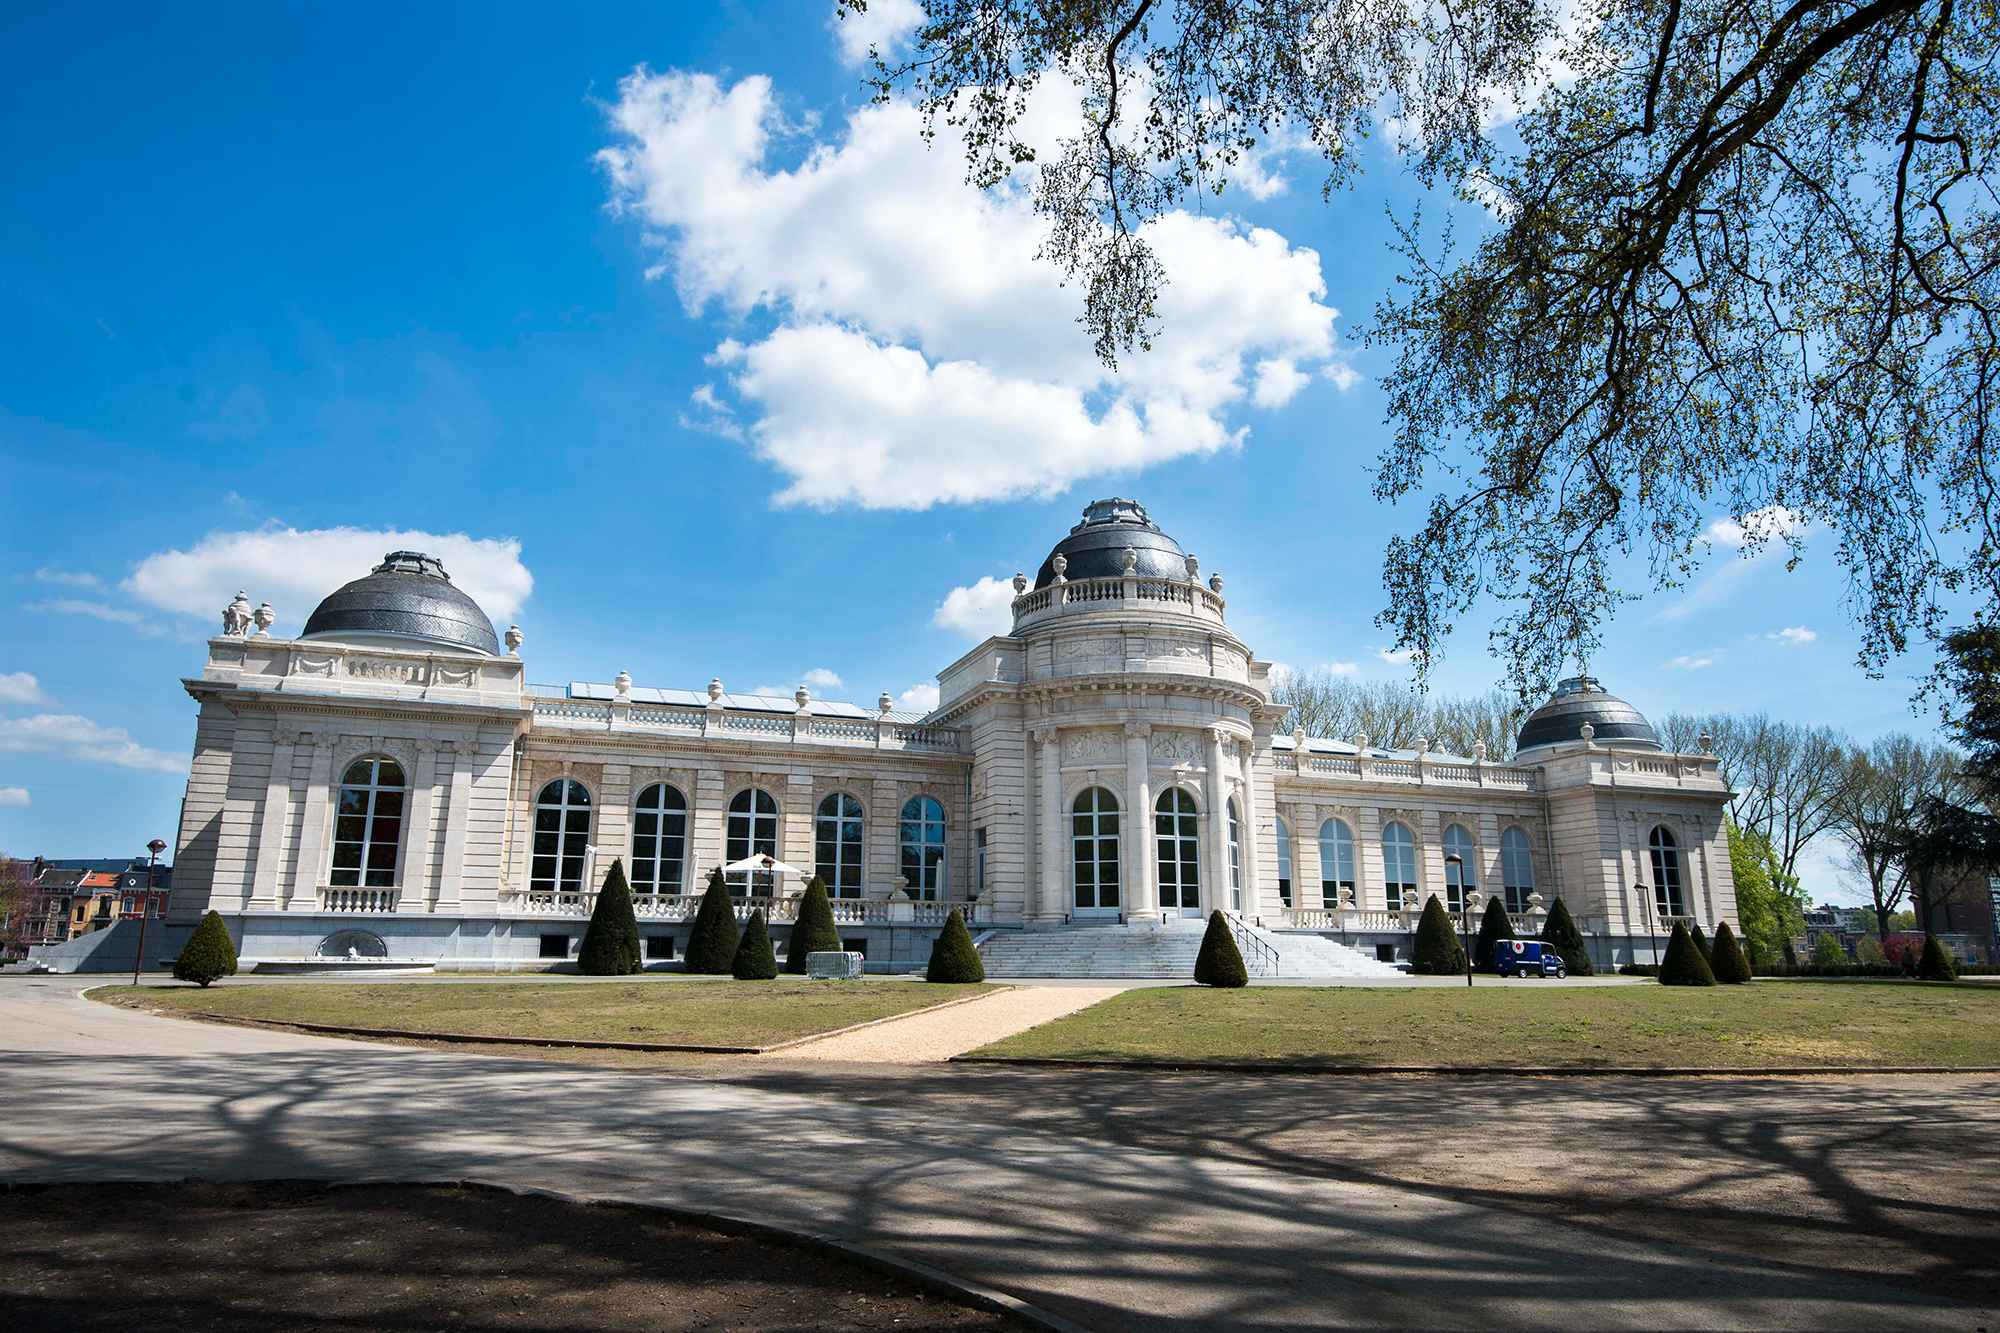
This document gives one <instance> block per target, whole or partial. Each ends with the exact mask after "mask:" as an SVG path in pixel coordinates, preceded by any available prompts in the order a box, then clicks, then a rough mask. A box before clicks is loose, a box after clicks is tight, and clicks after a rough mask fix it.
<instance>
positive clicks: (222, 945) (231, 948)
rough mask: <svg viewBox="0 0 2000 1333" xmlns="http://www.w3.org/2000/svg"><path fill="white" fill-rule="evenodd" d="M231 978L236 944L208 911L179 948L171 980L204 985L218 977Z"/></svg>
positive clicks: (216, 914)
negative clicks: (178, 955)
mask: <svg viewBox="0 0 2000 1333" xmlns="http://www.w3.org/2000/svg"><path fill="white" fill-rule="evenodd" d="M235 975H236V942H235V941H234V940H232V939H230V938H229V927H228V926H225V925H223V924H222V917H221V916H220V915H219V914H218V913H215V912H210V913H208V914H207V915H206V916H204V917H202V919H201V924H199V925H197V926H196V927H195V928H194V934H192V935H190V936H188V942H187V943H186V944H184V945H182V946H181V952H180V957H178V958H176V959H174V979H175V980H176V981H192V982H193V983H194V984H195V985H197V986H206V985H208V983H209V982H211V981H214V980H216V979H217V978H218V977H233V976H235Z"/></svg>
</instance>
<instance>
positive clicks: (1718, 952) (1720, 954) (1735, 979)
mask: <svg viewBox="0 0 2000 1333" xmlns="http://www.w3.org/2000/svg"><path fill="white" fill-rule="evenodd" d="M1708 970H1709V971H1710V972H1712V973H1714V974H1715V979H1716V980H1717V981H1719V982H1721V983H1722V984H1723V985H1725V986H1740V985H1742V984H1743V983H1744V982H1746V981H1748V980H1750V960H1749V959H1748V958H1745V957H1744V956H1743V946H1742V945H1740V944H1738V943H1737V942H1736V932H1735V931H1733V930H1731V929H1730V928H1729V923H1728V922H1727V921H1724V922H1723V923H1722V924H1721V925H1719V926H1717V927H1716V928H1715V943H1714V944H1711V945H1709V946H1708Z"/></svg>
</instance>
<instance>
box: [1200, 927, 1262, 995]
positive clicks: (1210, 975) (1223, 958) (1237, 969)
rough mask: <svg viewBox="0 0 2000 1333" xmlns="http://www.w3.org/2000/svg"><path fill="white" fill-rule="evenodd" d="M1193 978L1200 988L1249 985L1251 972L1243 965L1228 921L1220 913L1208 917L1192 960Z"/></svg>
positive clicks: (1226, 987)
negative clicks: (1198, 949)
mask: <svg viewBox="0 0 2000 1333" xmlns="http://www.w3.org/2000/svg"><path fill="white" fill-rule="evenodd" d="M1194 979H1195V981H1196V982H1197V983H1198V984H1200V985H1203V986H1219V987H1222V988H1224V989H1229V988H1233V987H1236V986H1247V985H1249V984H1250V970H1249V969H1248V968H1246V967H1244V966H1243V954H1242V952H1241V951H1240V950H1238V949H1237V947H1236V936H1235V934H1234V932H1232V931H1231V930H1230V929H1229V919H1228V918H1227V917H1225V916H1223V915H1222V913H1220V912H1210V913H1209V914H1208V930H1207V931H1206V932H1205V933H1204V934H1203V935H1202V937H1201V952H1200V953H1198V954H1196V955H1195V959H1194Z"/></svg>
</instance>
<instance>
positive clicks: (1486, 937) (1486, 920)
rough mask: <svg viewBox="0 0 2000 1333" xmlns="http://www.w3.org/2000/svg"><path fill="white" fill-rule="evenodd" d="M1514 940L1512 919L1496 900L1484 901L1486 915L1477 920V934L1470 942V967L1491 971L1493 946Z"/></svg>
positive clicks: (1504, 906) (1504, 907)
mask: <svg viewBox="0 0 2000 1333" xmlns="http://www.w3.org/2000/svg"><path fill="white" fill-rule="evenodd" d="M1513 938H1514V919H1513V918H1512V917H1510V916H1508V915H1507V908H1506V905H1505V904H1503V903H1502V902H1501V901H1500V900H1499V899H1498V898H1488V899H1487V900H1486V914H1485V915H1484V916H1482V917H1480V918H1479V934H1478V935H1477V936H1476V937H1474V939H1473V941H1472V965H1473V966H1474V967H1475V968H1477V969H1479V970H1480V971H1481V972H1491V971H1493V945H1494V943H1495V941H1498V940H1511V939H1513Z"/></svg>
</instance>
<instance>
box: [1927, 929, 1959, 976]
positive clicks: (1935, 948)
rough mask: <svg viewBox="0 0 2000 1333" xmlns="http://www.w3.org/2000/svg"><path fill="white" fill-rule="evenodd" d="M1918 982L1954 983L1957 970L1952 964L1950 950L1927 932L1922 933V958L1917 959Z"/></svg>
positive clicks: (1941, 941)
mask: <svg viewBox="0 0 2000 1333" xmlns="http://www.w3.org/2000/svg"><path fill="white" fill-rule="evenodd" d="M1917 979H1918V980H1919V981H1956V980H1958V969H1957V968H1956V967H1954V966H1953V964H1952V957H1951V950H1949V949H1947V948H1945V947H1944V941H1943V940H1941V939H1939V938H1938V937H1937V936H1935V935H1933V934H1931V933H1930V932H1929V931H1925V932H1924V952H1923V956H1922V957H1920V958H1918V959H1917Z"/></svg>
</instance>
